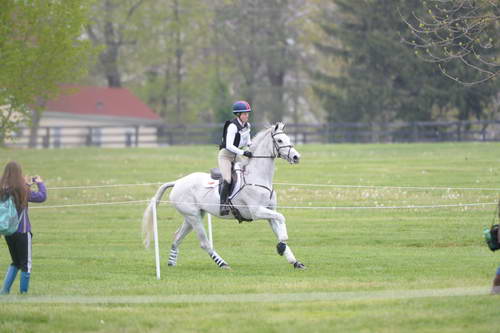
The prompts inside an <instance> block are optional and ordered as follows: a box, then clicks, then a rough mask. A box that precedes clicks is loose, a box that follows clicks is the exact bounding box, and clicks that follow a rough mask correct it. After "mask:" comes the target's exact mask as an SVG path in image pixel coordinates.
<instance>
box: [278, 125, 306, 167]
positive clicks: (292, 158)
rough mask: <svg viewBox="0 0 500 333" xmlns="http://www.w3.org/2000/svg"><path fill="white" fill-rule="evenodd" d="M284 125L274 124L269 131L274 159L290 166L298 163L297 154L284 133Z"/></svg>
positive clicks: (298, 156)
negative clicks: (279, 158)
mask: <svg viewBox="0 0 500 333" xmlns="http://www.w3.org/2000/svg"><path fill="white" fill-rule="evenodd" d="M284 129H285V124H283V123H281V122H280V123H276V125H274V126H273V128H272V130H271V137H272V138H273V144H274V150H275V153H276V157H281V158H282V159H284V160H287V161H288V162H290V163H291V164H297V163H299V161H300V154H299V152H298V151H297V150H296V149H295V148H294V147H293V145H292V143H291V141H290V137H289V136H288V135H287V134H286V133H285V130H284Z"/></svg>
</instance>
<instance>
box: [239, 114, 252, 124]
mask: <svg viewBox="0 0 500 333" xmlns="http://www.w3.org/2000/svg"><path fill="white" fill-rule="evenodd" d="M249 116H250V112H242V113H240V120H241V121H242V122H243V123H246V122H247V121H248V117H249Z"/></svg>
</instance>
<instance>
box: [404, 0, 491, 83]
mask: <svg viewBox="0 0 500 333" xmlns="http://www.w3.org/2000/svg"><path fill="white" fill-rule="evenodd" d="M423 10H424V12H423V14H418V13H415V12H412V13H411V15H409V17H405V15H403V14H402V13H400V14H401V17H402V18H403V20H404V22H405V23H406V25H407V26H408V27H409V28H410V30H411V33H412V37H413V38H412V39H403V41H404V42H405V43H407V44H409V45H411V46H412V47H414V48H415V53H416V54H417V56H419V57H420V58H422V59H423V60H425V61H428V62H433V63H437V64H438V66H439V69H440V70H441V72H442V73H443V74H444V75H446V76H447V77H449V78H450V79H452V80H455V81H457V82H459V83H461V84H464V85H467V86H471V85H476V84H479V83H482V82H485V81H488V80H491V79H494V78H495V77H496V76H497V75H498V74H499V73H500V58H499V56H500V52H499V50H500V46H499V45H498V43H500V40H499V36H500V34H499V29H500V5H499V2H498V0H427V1H423ZM456 62H459V63H462V66H455V64H456ZM464 66H465V68H468V69H472V70H473V71H475V72H476V73H477V74H478V75H474V76H473V77H470V76H469V77H466V75H465V74H464V71H463V69H464Z"/></svg>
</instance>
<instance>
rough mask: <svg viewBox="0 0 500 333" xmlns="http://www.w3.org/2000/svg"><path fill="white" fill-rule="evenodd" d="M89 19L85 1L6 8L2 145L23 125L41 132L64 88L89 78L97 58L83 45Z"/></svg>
mask: <svg viewBox="0 0 500 333" xmlns="http://www.w3.org/2000/svg"><path fill="white" fill-rule="evenodd" d="M87 17H88V1H84V0H64V1H55V0H53V1H52V0H33V1H16V0H3V1H1V2H0V106H1V105H4V106H3V107H2V109H3V111H1V112H0V143H3V142H4V139H5V138H6V137H7V136H10V135H12V133H13V131H14V130H15V129H16V128H17V126H19V124H21V123H23V122H26V121H29V120H31V119H32V118H33V121H34V123H35V126H36V125H37V124H36V123H37V121H38V119H39V118H40V114H41V112H42V110H43V105H44V101H45V100H47V99H48V98H50V97H53V96H55V95H56V94H57V93H58V92H59V89H60V84H61V83H65V82H70V81H71V82H73V81H74V80H75V79H76V78H78V77H81V76H83V75H84V74H85V73H86V72H87V68H88V65H89V64H90V63H91V61H92V54H93V50H92V48H91V47H90V45H89V43H88V42H87V41H86V40H84V39H82V31H83V27H84V25H85V24H86V22H87ZM31 108H34V109H35V112H34V114H33V115H32V113H31V111H30V109H31Z"/></svg>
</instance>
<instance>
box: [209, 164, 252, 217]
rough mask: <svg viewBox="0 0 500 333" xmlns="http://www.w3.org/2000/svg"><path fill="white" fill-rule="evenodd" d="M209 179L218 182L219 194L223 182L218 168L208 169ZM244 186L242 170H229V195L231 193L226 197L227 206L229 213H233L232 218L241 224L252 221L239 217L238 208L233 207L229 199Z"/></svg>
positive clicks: (237, 168)
mask: <svg viewBox="0 0 500 333" xmlns="http://www.w3.org/2000/svg"><path fill="white" fill-rule="evenodd" d="M210 177H211V178H212V179H213V180H218V181H219V186H218V190H219V194H220V192H221V189H222V182H223V181H224V180H223V178H222V173H221V172H220V170H219V168H212V169H210ZM244 186H245V180H244V179H243V169H241V168H239V167H236V168H235V167H233V168H232V169H231V186H230V187H229V193H231V194H230V195H229V197H228V204H229V208H230V209H231V213H233V215H234V217H235V218H236V219H237V220H238V221H239V223H241V222H251V221H253V220H252V219H247V218H244V217H243V216H241V213H240V211H239V210H238V208H236V207H234V206H233V203H232V202H231V199H233V198H234V197H235V196H236V195H237V194H238V193H239V192H240V190H241V189H242V188H243V187H244Z"/></svg>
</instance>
